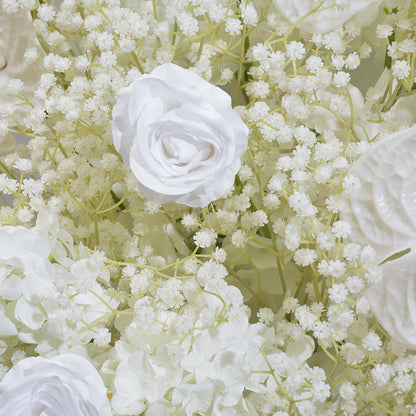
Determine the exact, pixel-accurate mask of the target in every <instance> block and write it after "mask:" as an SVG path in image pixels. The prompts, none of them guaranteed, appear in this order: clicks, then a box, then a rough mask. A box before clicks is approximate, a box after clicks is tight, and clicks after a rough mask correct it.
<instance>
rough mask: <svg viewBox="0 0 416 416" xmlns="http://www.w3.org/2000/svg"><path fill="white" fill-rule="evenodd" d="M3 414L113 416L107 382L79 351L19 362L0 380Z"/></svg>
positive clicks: (1, 411)
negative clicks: (105, 383) (105, 384)
mask: <svg viewBox="0 0 416 416" xmlns="http://www.w3.org/2000/svg"><path fill="white" fill-rule="evenodd" d="M0 415H13V416H26V415H33V416H40V415H74V416H111V406H110V402H109V400H108V398H107V395H106V388H105V386H104V383H103V381H102V379H101V377H100V375H99V374H98V372H97V370H96V369H95V368H94V367H93V365H92V364H91V363H90V362H89V361H88V360H86V359H85V358H83V357H81V356H78V355H76V354H62V355H60V356H57V357H55V358H53V359H51V360H47V359H45V358H42V357H30V358H26V359H24V360H22V361H19V362H18V363H17V364H16V365H15V366H14V367H12V368H11V370H10V371H9V372H8V373H7V374H6V375H5V377H4V378H3V380H2V382H1V383H0Z"/></svg>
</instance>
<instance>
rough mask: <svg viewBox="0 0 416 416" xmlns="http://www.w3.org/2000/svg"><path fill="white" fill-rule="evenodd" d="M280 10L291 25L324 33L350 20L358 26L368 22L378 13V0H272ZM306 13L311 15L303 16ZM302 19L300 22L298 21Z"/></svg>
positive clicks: (306, 30)
mask: <svg viewBox="0 0 416 416" xmlns="http://www.w3.org/2000/svg"><path fill="white" fill-rule="evenodd" d="M273 1H274V4H275V5H276V7H277V9H278V10H279V12H280V13H281V14H282V16H284V17H285V18H286V19H287V20H288V21H289V22H290V23H291V24H295V23H297V22H298V21H299V23H297V27H298V28H299V29H301V30H304V31H305V32H310V33H326V32H330V31H331V30H334V29H335V28H336V27H337V26H340V25H342V24H344V23H345V22H347V21H348V20H350V19H353V20H354V22H355V23H357V24H358V25H359V26H366V25H368V24H370V23H371V22H372V21H373V20H374V19H375V18H376V16H377V8H378V6H379V4H380V3H381V0H345V1H343V2H342V5H337V4H336V3H337V2H336V1H335V0H332V1H331V0H273ZM308 13H310V15H309V16H308V17H306V18H305V19H302V18H303V17H304V16H306V15H307V14H308ZM300 20H301V21H300Z"/></svg>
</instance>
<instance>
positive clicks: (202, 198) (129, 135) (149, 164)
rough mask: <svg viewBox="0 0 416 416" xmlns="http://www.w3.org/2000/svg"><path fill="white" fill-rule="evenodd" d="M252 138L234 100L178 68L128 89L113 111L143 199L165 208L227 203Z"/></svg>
mask: <svg viewBox="0 0 416 416" xmlns="http://www.w3.org/2000/svg"><path fill="white" fill-rule="evenodd" d="M247 136H248V128H247V127H246V125H245V124H244V123H243V121H242V120H241V118H240V117H239V115H238V114H237V113H236V112H235V111H233V110H232V108H231V99H230V96H229V95H228V94H227V93H226V92H224V91H223V90H221V89H220V88H218V87H215V86H214V85H212V84H210V83H209V82H207V81H205V80H203V79H202V78H201V77H199V76H198V75H196V74H195V73H193V72H192V71H190V70H186V69H183V68H181V67H179V66H177V65H174V64H164V65H160V66H159V67H157V68H156V69H154V70H153V71H152V72H151V73H150V74H148V75H142V76H141V77H140V78H138V79H137V80H135V81H134V82H133V83H132V84H131V85H130V86H129V87H127V88H124V89H122V90H121V92H120V94H119V96H118V97H117V102H116V104H115V106H114V109H113V137H114V145H115V147H116V149H117V151H118V152H119V153H120V154H121V156H122V157H123V160H124V162H125V163H126V164H127V165H128V166H129V167H130V169H131V170H132V172H133V173H134V175H135V177H136V178H137V181H138V185H139V188H140V190H141V191H142V192H143V194H144V195H145V196H146V197H147V198H149V199H152V200H153V201H156V202H158V203H163V204H164V203H168V202H177V203H180V204H185V205H188V206H191V207H203V206H206V205H208V204H209V203H210V202H212V201H214V200H216V199H218V198H220V197H222V196H223V195H224V194H225V193H226V192H227V191H228V190H229V189H230V188H231V187H232V185H233V183H234V177H235V175H236V173H237V172H238V170H239V168H240V156H241V155H242V154H243V153H244V151H245V150H246V147H247Z"/></svg>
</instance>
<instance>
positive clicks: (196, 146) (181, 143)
mask: <svg viewBox="0 0 416 416" xmlns="http://www.w3.org/2000/svg"><path fill="white" fill-rule="evenodd" d="M162 147H163V151H164V152H165V154H166V156H167V157H168V158H169V159H173V160H172V162H173V163H174V164H176V165H179V166H184V165H187V164H189V163H190V162H191V161H201V160H207V159H209V158H210V157H211V156H212V155H213V153H214V148H213V146H212V145H210V144H207V143H200V142H195V141H192V140H190V139H189V138H187V137H185V138H182V137H175V136H171V137H169V138H164V139H163V141H162Z"/></svg>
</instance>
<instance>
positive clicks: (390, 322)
mask: <svg viewBox="0 0 416 416" xmlns="http://www.w3.org/2000/svg"><path fill="white" fill-rule="evenodd" d="M382 269H383V276H384V277H383V279H382V281H381V282H380V283H377V284H373V285H371V286H370V287H369V288H368V289H367V290H366V297H367V299H368V303H369V304H370V306H371V309H372V311H373V312H374V315H375V316H376V317H377V319H378V321H379V322H380V324H381V325H382V326H383V328H384V329H385V330H386V332H387V333H388V334H389V335H390V338H391V339H392V340H394V341H395V342H396V343H398V344H399V345H401V346H402V347H404V348H408V349H411V350H416V315H415V311H416V275H415V269H416V255H415V254H413V253H410V254H407V255H405V256H403V257H401V258H399V259H397V260H393V261H390V262H387V263H385V264H384V265H383V266H382Z"/></svg>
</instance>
